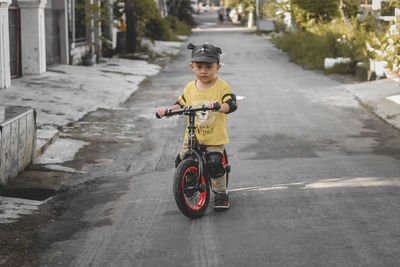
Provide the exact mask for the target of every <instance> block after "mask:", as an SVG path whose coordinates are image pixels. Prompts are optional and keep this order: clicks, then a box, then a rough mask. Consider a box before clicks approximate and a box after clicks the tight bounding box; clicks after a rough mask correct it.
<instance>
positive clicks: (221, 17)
mask: <svg viewBox="0 0 400 267" xmlns="http://www.w3.org/2000/svg"><path fill="white" fill-rule="evenodd" d="M224 14H225V9H224V6H221V7H220V8H219V9H218V19H219V22H223V21H224Z"/></svg>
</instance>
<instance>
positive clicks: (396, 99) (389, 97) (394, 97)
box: [386, 95, 400, 104]
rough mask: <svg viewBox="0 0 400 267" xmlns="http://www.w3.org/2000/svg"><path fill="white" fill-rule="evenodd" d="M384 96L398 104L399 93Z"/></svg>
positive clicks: (399, 101)
mask: <svg viewBox="0 0 400 267" xmlns="http://www.w3.org/2000/svg"><path fill="white" fill-rule="evenodd" d="M386 98H387V99H389V100H391V101H393V102H394V103H396V104H400V95H393V96H388V97H386Z"/></svg>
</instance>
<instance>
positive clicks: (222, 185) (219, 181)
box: [206, 145, 226, 193]
mask: <svg viewBox="0 0 400 267" xmlns="http://www.w3.org/2000/svg"><path fill="white" fill-rule="evenodd" d="M206 151H207V152H218V153H221V154H222V155H223V154H224V146H223V145H222V146H207V147H206ZM211 188H212V190H213V191H214V192H215V193H217V192H226V177H225V174H224V175H222V176H219V177H216V178H214V177H213V178H211Z"/></svg>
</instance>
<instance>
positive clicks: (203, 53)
mask: <svg viewBox="0 0 400 267" xmlns="http://www.w3.org/2000/svg"><path fill="white" fill-rule="evenodd" d="M187 49H190V50H192V59H191V61H192V62H208V63H214V62H216V63H217V64H219V54H222V50H221V48H219V47H215V46H213V45H212V44H208V43H205V44H203V45H194V44H192V43H189V44H188V45H187Z"/></svg>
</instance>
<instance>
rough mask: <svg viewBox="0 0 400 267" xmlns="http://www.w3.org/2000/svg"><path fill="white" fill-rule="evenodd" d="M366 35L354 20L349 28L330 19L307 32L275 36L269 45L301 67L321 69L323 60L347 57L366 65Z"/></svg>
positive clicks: (363, 28)
mask: <svg viewBox="0 0 400 267" xmlns="http://www.w3.org/2000/svg"><path fill="white" fill-rule="evenodd" d="M370 36H371V35H370V34H369V33H368V32H366V31H365V27H364V26H363V25H362V24H360V23H358V22H357V21H356V20H353V22H352V25H347V24H345V23H343V22H341V21H337V20H333V21H331V22H329V23H326V24H316V25H313V27H310V28H308V29H307V30H303V31H300V30H299V31H297V32H295V33H286V34H283V35H276V37H274V38H273V42H274V43H275V44H276V45H277V46H278V47H279V48H281V49H282V50H284V51H285V52H287V53H288V54H289V57H290V59H291V60H292V61H293V62H295V63H297V64H299V65H302V66H303V67H304V68H306V69H323V67H324V59H325V58H337V57H348V58H350V59H351V60H352V61H355V62H365V63H367V62H368V60H369V57H368V54H367V51H366V46H365V43H366V41H367V40H368V39H369V38H370Z"/></svg>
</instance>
